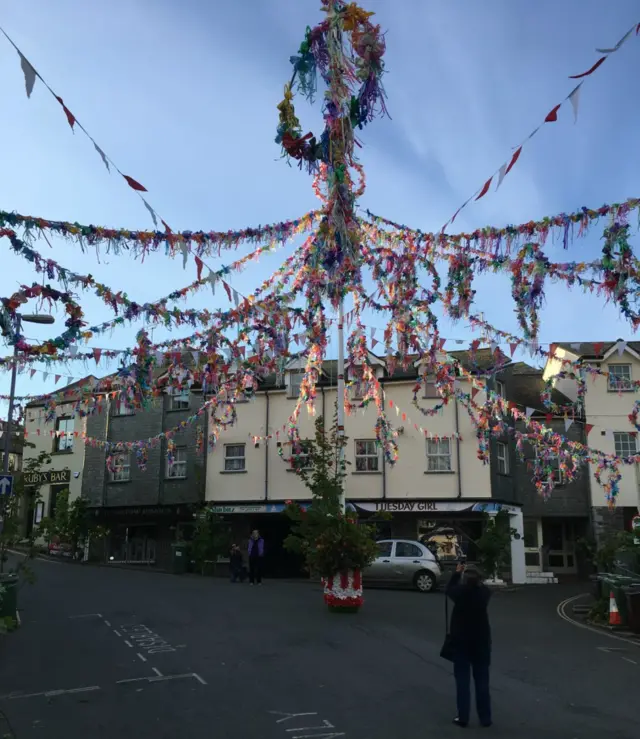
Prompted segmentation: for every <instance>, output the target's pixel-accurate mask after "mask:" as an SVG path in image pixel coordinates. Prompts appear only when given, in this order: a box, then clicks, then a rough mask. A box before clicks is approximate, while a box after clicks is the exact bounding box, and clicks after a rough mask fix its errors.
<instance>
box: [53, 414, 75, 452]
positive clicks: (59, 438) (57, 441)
mask: <svg viewBox="0 0 640 739" xmlns="http://www.w3.org/2000/svg"><path fill="white" fill-rule="evenodd" d="M61 421H65V422H66V421H71V431H65V432H64V435H63V436H60V435H59V434H58V432H59V431H61V430H62V429H60V422H61ZM74 426H75V418H74V417H73V416H59V417H58V418H56V434H55V441H54V444H53V450H54V452H56V453H58V454H71V453H72V452H73V440H74V436H73V433H74V430H75V429H74ZM69 437H70V438H69ZM63 440H64V444H65V446H64V448H62V445H61V442H62V441H63ZM69 442H70V445H69Z"/></svg>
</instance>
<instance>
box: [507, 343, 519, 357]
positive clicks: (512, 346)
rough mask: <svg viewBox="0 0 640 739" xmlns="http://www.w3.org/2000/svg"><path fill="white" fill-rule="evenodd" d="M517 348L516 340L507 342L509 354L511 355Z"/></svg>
mask: <svg viewBox="0 0 640 739" xmlns="http://www.w3.org/2000/svg"><path fill="white" fill-rule="evenodd" d="M517 348H518V342H514V343H511V344H509V350H510V351H511V356H512V357H513V355H514V353H515V350H516V349H517Z"/></svg>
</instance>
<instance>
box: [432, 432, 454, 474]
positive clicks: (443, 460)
mask: <svg viewBox="0 0 640 739" xmlns="http://www.w3.org/2000/svg"><path fill="white" fill-rule="evenodd" d="M427 472H451V443H450V441H449V439H427Z"/></svg>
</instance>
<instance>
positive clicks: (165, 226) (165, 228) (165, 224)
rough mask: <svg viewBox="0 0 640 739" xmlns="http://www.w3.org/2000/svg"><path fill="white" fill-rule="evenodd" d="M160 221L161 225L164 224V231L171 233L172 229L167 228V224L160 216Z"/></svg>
mask: <svg viewBox="0 0 640 739" xmlns="http://www.w3.org/2000/svg"><path fill="white" fill-rule="evenodd" d="M160 222H161V223H162V225H163V226H164V230H165V231H166V232H167V233H168V234H172V233H173V231H172V230H171V229H170V228H169V226H168V225H167V223H166V222H165V221H163V220H162V218H161V219H160Z"/></svg>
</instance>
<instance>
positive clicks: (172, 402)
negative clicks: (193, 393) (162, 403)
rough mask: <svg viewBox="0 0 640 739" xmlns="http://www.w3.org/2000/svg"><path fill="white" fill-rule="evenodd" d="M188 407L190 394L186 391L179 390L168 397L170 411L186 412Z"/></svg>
mask: <svg viewBox="0 0 640 739" xmlns="http://www.w3.org/2000/svg"><path fill="white" fill-rule="evenodd" d="M190 405H191V403H190V393H189V390H188V389H183V390H180V391H179V392H177V393H175V394H173V395H170V396H169V410H170V411H188V410H189V407H190Z"/></svg>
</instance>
